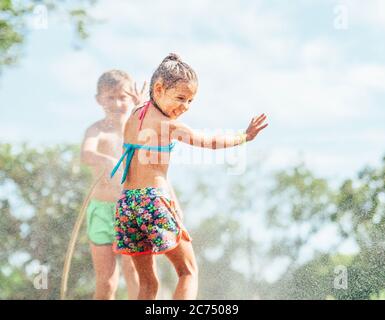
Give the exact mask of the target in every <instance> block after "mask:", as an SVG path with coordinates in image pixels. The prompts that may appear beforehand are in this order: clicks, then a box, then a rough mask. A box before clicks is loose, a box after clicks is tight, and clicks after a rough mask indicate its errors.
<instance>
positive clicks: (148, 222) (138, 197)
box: [114, 187, 191, 255]
mask: <svg viewBox="0 0 385 320" xmlns="http://www.w3.org/2000/svg"><path fill="white" fill-rule="evenodd" d="M182 237H183V238H184V239H185V240H187V241H191V238H190V236H189V234H188V232H187V231H186V229H185V228H184V226H183V225H182V223H181V221H180V218H179V216H178V215H177V213H176V210H175V205H174V202H173V201H172V200H171V199H170V196H169V195H168V194H167V192H166V191H165V190H164V189H162V188H153V187H147V188H141V189H127V190H123V192H122V195H121V197H120V199H119V200H118V202H117V204H116V212H115V242H114V252H115V253H120V254H127V255H139V254H160V253H165V252H167V251H169V250H172V249H174V248H176V247H177V245H178V244H179V242H180V240H181V238H182Z"/></svg>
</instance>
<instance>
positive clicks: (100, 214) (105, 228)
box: [87, 199, 116, 245]
mask: <svg viewBox="0 0 385 320" xmlns="http://www.w3.org/2000/svg"><path fill="white" fill-rule="evenodd" d="M115 210H116V204H115V202H105V201H98V200H94V199H93V200H91V201H90V203H89V205H88V207H87V235H88V238H89V239H90V241H91V242H93V243H94V244H96V245H105V244H112V243H113V242H114V239H115V237H114V217H115Z"/></svg>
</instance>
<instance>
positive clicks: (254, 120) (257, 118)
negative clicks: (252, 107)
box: [253, 113, 266, 122]
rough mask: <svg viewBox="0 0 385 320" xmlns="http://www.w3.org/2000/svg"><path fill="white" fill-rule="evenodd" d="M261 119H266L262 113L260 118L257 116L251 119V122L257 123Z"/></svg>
mask: <svg viewBox="0 0 385 320" xmlns="http://www.w3.org/2000/svg"><path fill="white" fill-rule="evenodd" d="M262 118H266V115H265V114H264V113H262V114H261V115H260V116H258V117H254V118H253V122H257V121H259V120H260V119H262Z"/></svg>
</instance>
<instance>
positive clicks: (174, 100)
mask: <svg viewBox="0 0 385 320" xmlns="http://www.w3.org/2000/svg"><path fill="white" fill-rule="evenodd" d="M197 89H198V86H197V83H195V82H178V83H177V84H176V85H175V86H174V87H172V88H170V89H164V88H163V85H162V83H161V82H157V83H155V86H154V98H155V102H156V103H157V105H158V106H159V108H161V109H162V111H163V112H164V113H165V114H166V115H167V116H169V117H170V118H171V119H176V118H178V117H179V116H180V115H181V114H183V113H185V112H186V111H187V110H188V109H189V108H190V103H191V102H192V100H193V98H194V96H195V94H196V92H197Z"/></svg>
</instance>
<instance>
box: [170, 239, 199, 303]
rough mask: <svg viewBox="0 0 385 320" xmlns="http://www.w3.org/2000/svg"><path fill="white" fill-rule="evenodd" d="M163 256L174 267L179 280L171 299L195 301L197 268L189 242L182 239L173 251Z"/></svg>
mask: <svg viewBox="0 0 385 320" xmlns="http://www.w3.org/2000/svg"><path fill="white" fill-rule="evenodd" d="M165 254H166V256H167V258H168V259H169V260H170V261H171V263H172V264H173V265H174V267H175V270H176V272H177V274H178V278H179V281H178V284H177V286H176V289H175V293H174V296H173V299H175V300H184V299H186V300H192V299H196V296H197V293H198V266H197V263H196V259H195V254H194V250H193V247H192V244H191V241H186V240H184V239H183V238H182V239H181V240H180V243H179V245H178V246H177V247H176V248H175V249H173V250H171V251H169V252H166V253H165Z"/></svg>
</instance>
